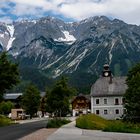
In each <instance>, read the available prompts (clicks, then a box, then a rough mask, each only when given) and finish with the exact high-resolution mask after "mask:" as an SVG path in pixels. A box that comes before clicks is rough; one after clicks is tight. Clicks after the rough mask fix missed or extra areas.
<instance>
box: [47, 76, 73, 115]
mask: <svg viewBox="0 0 140 140" xmlns="http://www.w3.org/2000/svg"><path fill="white" fill-rule="evenodd" d="M73 94H74V90H72V88H70V87H69V86H68V85H67V80H66V78H64V77H62V78H61V79H60V80H59V81H57V83H56V84H55V86H54V87H53V89H52V90H51V92H50V93H48V94H47V101H46V102H47V112H49V113H54V115H55V116H59V117H61V116H65V115H66V114H68V113H69V106H70V103H69V97H70V96H72V95H73Z"/></svg>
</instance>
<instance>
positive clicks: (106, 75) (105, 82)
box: [90, 65, 127, 120]
mask: <svg viewBox="0 0 140 140" xmlns="http://www.w3.org/2000/svg"><path fill="white" fill-rule="evenodd" d="M126 89H127V85H126V77H112V73H111V71H110V70H109V66H108V65H104V70H103V72H102V76H101V77H100V78H99V79H98V80H97V81H96V82H95V84H93V85H92V87H91V93H90V95H91V113H94V114H97V115H99V116H101V117H103V118H105V119H110V120H113V119H119V118H120V117H121V116H122V115H123V113H124V111H125V109H124V107H123V103H124V98H123V95H124V93H125V91H126Z"/></svg>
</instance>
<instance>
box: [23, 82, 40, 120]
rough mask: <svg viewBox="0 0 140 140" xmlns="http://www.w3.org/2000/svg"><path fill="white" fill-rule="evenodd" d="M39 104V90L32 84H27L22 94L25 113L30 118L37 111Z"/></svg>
mask: <svg viewBox="0 0 140 140" xmlns="http://www.w3.org/2000/svg"><path fill="white" fill-rule="evenodd" d="M39 105H40V92H39V91H38V89H37V88H36V87H35V86H34V85H31V84H30V85H29V86H28V87H27V88H26V90H25V92H24V94H23V96H22V106H23V109H25V111H26V113H27V114H29V115H30V117H31V118H32V117H33V115H34V114H35V113H37V111H38V109H39Z"/></svg>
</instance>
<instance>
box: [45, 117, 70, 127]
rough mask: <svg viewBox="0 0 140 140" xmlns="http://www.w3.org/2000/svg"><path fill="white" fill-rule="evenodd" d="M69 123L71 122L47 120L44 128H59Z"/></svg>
mask: <svg viewBox="0 0 140 140" xmlns="http://www.w3.org/2000/svg"><path fill="white" fill-rule="evenodd" d="M70 122H71V121H70V120H66V119H58V118H55V119H51V120H48V122H47V126H46V127H47V128H59V127H61V126H62V125H64V124H67V123H70Z"/></svg>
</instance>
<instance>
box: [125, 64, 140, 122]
mask: <svg viewBox="0 0 140 140" xmlns="http://www.w3.org/2000/svg"><path fill="white" fill-rule="evenodd" d="M127 85H128V89H127V91H126V93H125V95H124V98H125V108H126V110H127V111H126V114H125V115H124V120H126V121H131V122H140V63H139V64H137V65H136V66H134V67H133V68H132V69H131V70H130V71H129V73H128V77H127Z"/></svg>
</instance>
